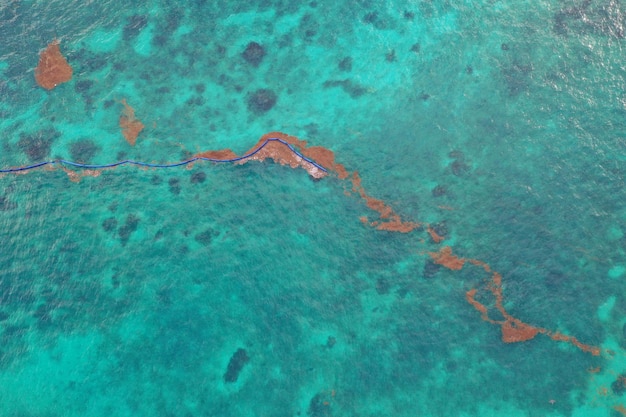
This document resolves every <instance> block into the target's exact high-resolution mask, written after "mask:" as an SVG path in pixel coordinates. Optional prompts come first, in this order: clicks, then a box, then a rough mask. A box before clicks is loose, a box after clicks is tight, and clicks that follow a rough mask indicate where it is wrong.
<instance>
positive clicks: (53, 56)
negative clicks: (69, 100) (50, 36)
mask: <svg viewBox="0 0 626 417" xmlns="http://www.w3.org/2000/svg"><path fill="white" fill-rule="evenodd" d="M72 72H73V70H72V67H71V66H70V65H69V64H68V63H67V60H66V59H65V57H64V56H63V55H62V54H61V48H60V47H59V41H58V40H54V41H52V42H51V43H50V44H49V45H48V46H47V47H46V49H44V50H43V51H42V52H41V54H40V55H39V64H37V68H35V81H37V84H39V86H41V87H43V88H45V89H46V90H52V89H53V88H54V87H56V86H57V85H59V84H61V83H64V82H67V81H69V80H71V79H72Z"/></svg>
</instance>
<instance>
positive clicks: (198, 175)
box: [190, 171, 206, 184]
mask: <svg viewBox="0 0 626 417" xmlns="http://www.w3.org/2000/svg"><path fill="white" fill-rule="evenodd" d="M205 180H206V174H205V173H204V172H202V171H197V172H194V173H193V174H192V175H191V179H190V181H191V183H192V184H199V183H203V182H204V181H205Z"/></svg>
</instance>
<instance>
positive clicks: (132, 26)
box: [122, 15, 148, 41]
mask: <svg viewBox="0 0 626 417" xmlns="http://www.w3.org/2000/svg"><path fill="white" fill-rule="evenodd" d="M147 24H148V18H147V17H146V16H144V15H134V16H131V17H130V18H129V19H128V23H127V24H126V26H124V30H123V31H122V37H123V38H124V40H125V41H129V40H131V39H134V38H136V37H137V35H139V33H140V32H141V31H142V30H143V29H144V28H145V27H146V25H147Z"/></svg>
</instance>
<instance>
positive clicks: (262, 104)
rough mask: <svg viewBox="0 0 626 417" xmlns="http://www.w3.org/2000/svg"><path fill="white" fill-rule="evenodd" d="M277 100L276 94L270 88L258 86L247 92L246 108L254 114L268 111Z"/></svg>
mask: <svg viewBox="0 0 626 417" xmlns="http://www.w3.org/2000/svg"><path fill="white" fill-rule="evenodd" d="M276 101H278V96H277V95H276V93H274V92H273V91H272V90H270V89H267V88H260V89H258V90H256V91H254V92H252V93H250V94H248V99H247V104H248V110H250V111H251V112H252V113H254V114H257V115H259V114H263V113H265V112H267V111H269V110H270V109H271V108H272V107H274V105H275V104H276Z"/></svg>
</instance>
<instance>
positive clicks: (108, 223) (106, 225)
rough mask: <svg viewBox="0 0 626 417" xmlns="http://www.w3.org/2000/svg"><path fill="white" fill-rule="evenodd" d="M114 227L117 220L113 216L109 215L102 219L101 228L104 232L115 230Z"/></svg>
mask: <svg viewBox="0 0 626 417" xmlns="http://www.w3.org/2000/svg"><path fill="white" fill-rule="evenodd" d="M116 227H117V220H116V219H115V217H109V218H107V219H104V221H103V222H102V228H103V229H104V231H105V232H111V231H113V230H115V228H116Z"/></svg>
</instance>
